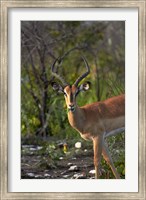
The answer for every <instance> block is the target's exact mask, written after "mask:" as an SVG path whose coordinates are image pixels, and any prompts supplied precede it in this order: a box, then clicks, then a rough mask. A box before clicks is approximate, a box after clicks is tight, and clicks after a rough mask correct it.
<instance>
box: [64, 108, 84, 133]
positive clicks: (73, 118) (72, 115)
mask: <svg viewBox="0 0 146 200" xmlns="http://www.w3.org/2000/svg"><path fill="white" fill-rule="evenodd" d="M84 119H85V116H84V112H83V109H82V108H80V107H78V106H77V105H76V107H75V109H74V110H73V111H71V110H68V120H69V123H70V125H71V126H72V127H73V128H75V129H76V130H78V131H80V132H81V131H82V128H83V127H82V124H83V121H84Z"/></svg>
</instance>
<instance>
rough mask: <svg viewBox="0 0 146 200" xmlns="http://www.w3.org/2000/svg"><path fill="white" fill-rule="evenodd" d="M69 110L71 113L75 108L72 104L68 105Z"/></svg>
mask: <svg viewBox="0 0 146 200" xmlns="http://www.w3.org/2000/svg"><path fill="white" fill-rule="evenodd" d="M69 110H70V111H72V112H74V111H75V106H74V104H70V105H69Z"/></svg>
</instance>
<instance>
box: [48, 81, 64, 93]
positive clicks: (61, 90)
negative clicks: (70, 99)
mask: <svg viewBox="0 0 146 200" xmlns="http://www.w3.org/2000/svg"><path fill="white" fill-rule="evenodd" d="M51 85H52V88H53V90H55V91H56V92H59V93H63V87H62V86H61V85H59V84H58V83H56V82H52V83H51Z"/></svg>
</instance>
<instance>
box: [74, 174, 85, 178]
mask: <svg viewBox="0 0 146 200" xmlns="http://www.w3.org/2000/svg"><path fill="white" fill-rule="evenodd" d="M73 178H74V179H86V178H87V177H86V176H85V175H84V174H74V176H73Z"/></svg>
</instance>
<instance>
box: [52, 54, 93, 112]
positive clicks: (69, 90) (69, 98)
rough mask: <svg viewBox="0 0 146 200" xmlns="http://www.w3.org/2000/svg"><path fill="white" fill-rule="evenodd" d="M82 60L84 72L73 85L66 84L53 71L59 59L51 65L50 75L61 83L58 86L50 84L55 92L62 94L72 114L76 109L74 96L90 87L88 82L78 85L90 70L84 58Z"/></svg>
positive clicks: (54, 83)
mask: <svg viewBox="0 0 146 200" xmlns="http://www.w3.org/2000/svg"><path fill="white" fill-rule="evenodd" d="M82 59H83V60H84V63H85V66H86V70H87V71H86V72H85V73H84V74H82V75H81V76H79V77H78V78H77V80H76V81H75V82H74V84H73V85H70V84H68V83H67V82H66V81H65V80H64V79H63V78H62V77H61V76H60V75H58V74H57V72H56V71H55V69H54V67H55V64H56V62H57V61H58V60H59V59H56V60H55V62H54V63H53V65H52V67H51V70H52V75H53V76H55V77H56V78H57V79H59V80H60V81H61V83H62V85H60V84H59V83H56V82H52V87H53V89H54V90H55V91H57V92H59V93H63V94H64V97H65V101H66V105H67V108H68V110H69V111H71V112H74V111H75V109H76V96H77V95H78V94H79V93H80V92H81V91H87V90H88V89H89V87H90V82H85V83H83V84H81V85H79V83H80V82H81V80H82V79H84V78H85V77H86V76H87V75H88V74H89V73H90V68H89V65H88V63H87V61H86V59H85V58H84V57H82Z"/></svg>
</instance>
